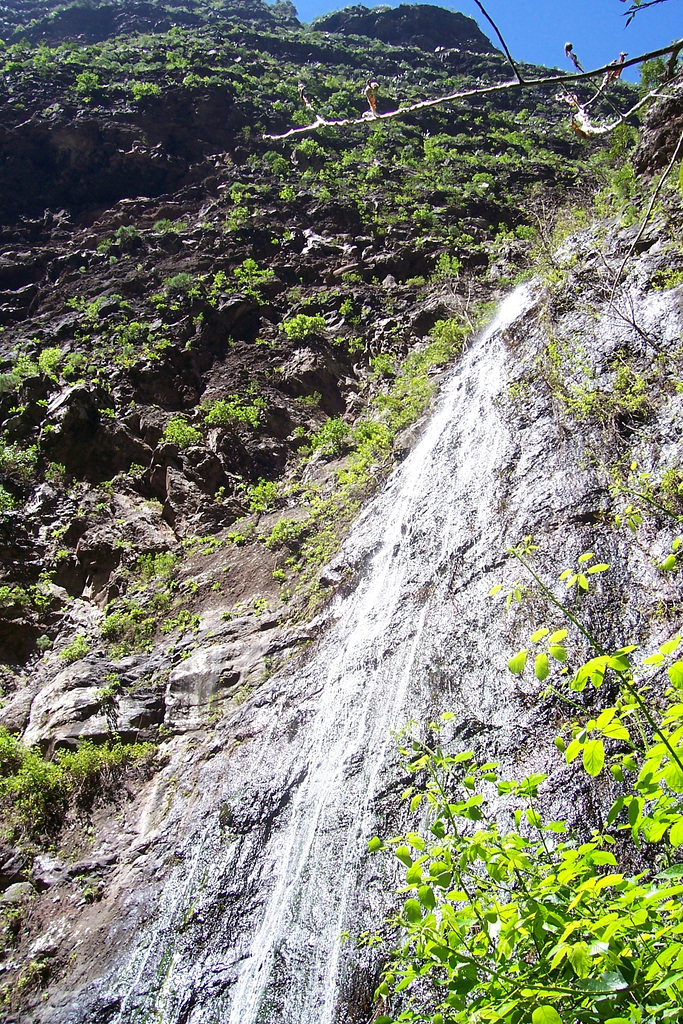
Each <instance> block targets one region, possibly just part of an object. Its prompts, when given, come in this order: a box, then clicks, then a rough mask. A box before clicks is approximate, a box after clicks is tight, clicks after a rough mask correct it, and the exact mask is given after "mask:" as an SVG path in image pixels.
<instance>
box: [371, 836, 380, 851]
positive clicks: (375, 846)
mask: <svg viewBox="0 0 683 1024" xmlns="http://www.w3.org/2000/svg"><path fill="white" fill-rule="evenodd" d="M381 849H382V840H381V839H380V838H379V836H373V837H372V839H371V840H370V841H369V843H368V852H369V853H374V852H375V850H381Z"/></svg>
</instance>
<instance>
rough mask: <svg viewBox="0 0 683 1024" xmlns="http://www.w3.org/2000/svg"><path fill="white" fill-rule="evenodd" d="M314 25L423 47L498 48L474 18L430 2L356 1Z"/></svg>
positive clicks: (482, 50) (487, 50)
mask: <svg viewBox="0 0 683 1024" xmlns="http://www.w3.org/2000/svg"><path fill="white" fill-rule="evenodd" d="M314 25H315V28H316V29H317V30H318V31H320V32H342V33H344V34H345V35H359V36H370V37H371V38H372V39H381V40H382V41H383V42H385V43H393V44H397V45H402V46H419V47H420V48H421V49H423V50H435V49H436V48H437V47H443V46H447V47H460V48H461V49H463V50H471V51H472V52H474V53H496V52H497V51H496V50H495V48H494V47H493V46H492V45H491V42H490V40H489V39H487V38H486V36H485V35H484V33H483V32H481V30H480V29H479V27H478V25H477V23H476V22H475V21H474V19H473V18H467V17H465V15H463V14H458V13H455V12H453V11H446V10H444V9H443V8H442V7H433V6H432V5H431V4H399V6H398V7H395V8H393V9H391V10H389V9H387V8H377V9H376V10H371V9H369V8H367V7H364V6H363V5H362V4H357V5H356V6H354V7H346V8H344V10H342V11H336V12H335V13H333V14H326V15H323V16H322V17H321V18H316V20H315V22H314Z"/></svg>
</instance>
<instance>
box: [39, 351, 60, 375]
mask: <svg viewBox="0 0 683 1024" xmlns="http://www.w3.org/2000/svg"><path fill="white" fill-rule="evenodd" d="M61 362H62V352H61V349H59V348H57V346H54V347H51V348H44V349H43V351H42V352H41V353H40V355H39V356H38V368H39V369H40V372H41V373H44V374H45V376H46V377H51V378H52V380H57V377H58V369H59V365H60V363H61Z"/></svg>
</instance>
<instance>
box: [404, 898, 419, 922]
mask: <svg viewBox="0 0 683 1024" xmlns="http://www.w3.org/2000/svg"><path fill="white" fill-rule="evenodd" d="M403 916H404V917H405V919H406V921H407V922H408V924H417V923H418V921H421V920H422V907H421V906H420V904H419V902H418V900H406V902H405V905H404V907H403Z"/></svg>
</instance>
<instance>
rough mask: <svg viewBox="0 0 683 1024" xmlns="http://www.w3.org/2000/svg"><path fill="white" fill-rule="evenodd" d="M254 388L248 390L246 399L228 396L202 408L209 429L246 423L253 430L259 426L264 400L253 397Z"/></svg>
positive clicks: (265, 403) (264, 405) (265, 404)
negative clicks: (248, 393)
mask: <svg viewBox="0 0 683 1024" xmlns="http://www.w3.org/2000/svg"><path fill="white" fill-rule="evenodd" d="M255 390H256V389H255V388H254V386H253V385H252V386H251V388H250V389H249V391H250V395H249V398H250V400H248V399H243V398H240V397H239V395H228V397H227V398H219V399H217V400H216V401H215V402H211V403H210V404H207V405H205V406H204V410H205V415H204V422H205V423H206V425H207V426H209V427H230V426H234V424H236V423H248V424H249V426H251V427H253V428H254V430H256V428H257V427H258V425H259V421H260V418H261V413H262V411H263V410H264V409H265V408H266V406H267V404H268V403H267V402H266V400H265V398H258V397H253V395H254V393H255Z"/></svg>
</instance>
